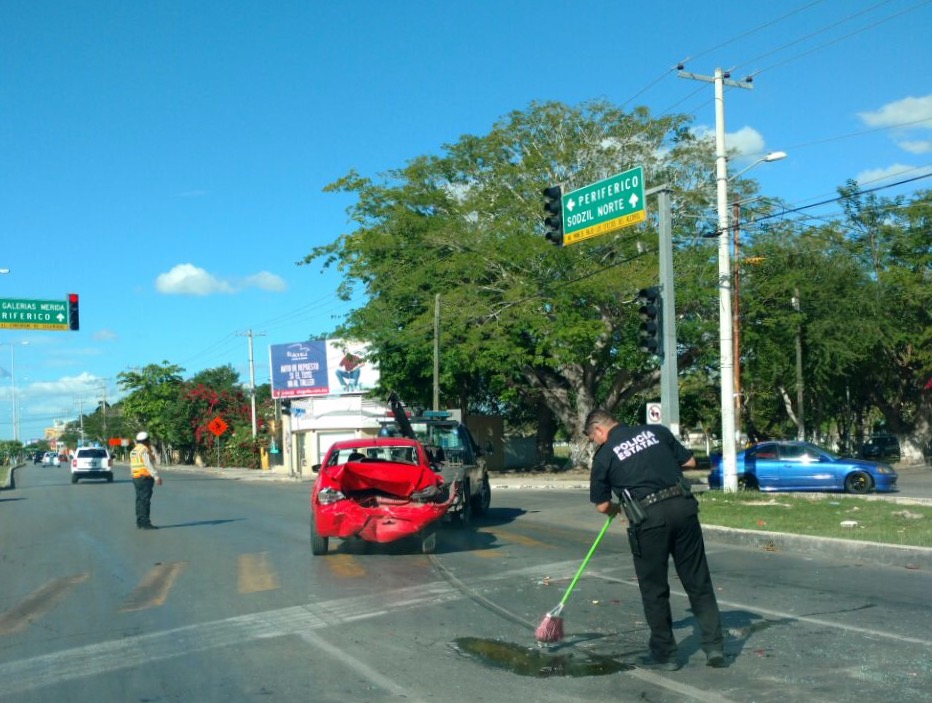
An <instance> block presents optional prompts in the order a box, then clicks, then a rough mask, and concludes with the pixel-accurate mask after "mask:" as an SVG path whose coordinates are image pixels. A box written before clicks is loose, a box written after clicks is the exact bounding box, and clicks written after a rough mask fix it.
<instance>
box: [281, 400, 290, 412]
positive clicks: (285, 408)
mask: <svg viewBox="0 0 932 703" xmlns="http://www.w3.org/2000/svg"><path fill="white" fill-rule="evenodd" d="M282 415H291V401H290V400H283V401H282Z"/></svg>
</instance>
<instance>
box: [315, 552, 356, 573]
mask: <svg viewBox="0 0 932 703" xmlns="http://www.w3.org/2000/svg"><path fill="white" fill-rule="evenodd" d="M322 561H323V563H324V564H326V565H327V568H328V569H329V570H330V571H331V572H332V573H333V574H334V575H335V576H339V577H340V578H344V579H358V578H362V577H363V576H365V575H366V574H367V571H366V568H365V567H364V566H363V565H362V564H360V563H359V560H358V559H357V558H356V557H354V556H351V555H349V554H329V555H327V556H326V557H325V558H324V559H322ZM314 563H315V564H316V563H317V562H316V561H315V562H314Z"/></svg>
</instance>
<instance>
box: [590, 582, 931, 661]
mask: <svg viewBox="0 0 932 703" xmlns="http://www.w3.org/2000/svg"><path fill="white" fill-rule="evenodd" d="M590 576H597V577H599V578H601V579H602V580H603V581H609V582H610V583H620V584H623V585H625V586H631V587H632V588H637V587H638V584H637V581H635V580H631V579H622V578H616V577H614V576H608V575H606V574H605V573H600V572H598V571H591V572H590ZM670 595H674V596H679V597H681V598H688V596H687V595H686V592H685V591H680V590H677V589H675V588H673V587H672V586H671V587H670ZM718 604H719V607H721V606H722V605H726V606H728V607H729V608H736V609H740V610H746V611H748V612H750V613H756V614H759V615H769V616H771V617H774V618H780V619H783V620H795V621H797V622H804V623H806V624H809V625H818V626H820V627H829V628H832V629H834V630H842V631H844V632H856V633H858V634H861V635H867V636H869V637H883V638H885V639H889V640H895V641H897V642H903V643H907V644H918V645H920V646H923V647H932V640H924V639H920V638H919V637H908V636H906V635H898V634H896V633H895V632H884V631H883V630H875V629H873V628H870V627H859V626H857V625H847V624H845V623H840V622H832V621H831V620H823V619H822V618H816V617H812V616H811V615H800V614H799V613H789V612H786V611H783V610H773V609H771V608H761V607H760V606H758V605H753V606H752V605H747V604H746V603H738V602H737V601H728V600H722V599H721V598H719V599H718Z"/></svg>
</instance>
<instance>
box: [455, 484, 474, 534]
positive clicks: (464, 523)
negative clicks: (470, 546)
mask: <svg viewBox="0 0 932 703" xmlns="http://www.w3.org/2000/svg"><path fill="white" fill-rule="evenodd" d="M462 488H463V493H462V499H461V500H462V501H463V502H462V503H461V504H460V510H459V514H458V517H459V526H460V527H461V528H467V527H469V525H470V524H471V523H472V500H470V498H469V481H463V486H462Z"/></svg>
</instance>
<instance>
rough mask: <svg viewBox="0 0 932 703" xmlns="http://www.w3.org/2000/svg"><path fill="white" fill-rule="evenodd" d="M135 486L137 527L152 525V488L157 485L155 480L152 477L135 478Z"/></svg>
mask: <svg viewBox="0 0 932 703" xmlns="http://www.w3.org/2000/svg"><path fill="white" fill-rule="evenodd" d="M133 485H134V486H135V487H136V527H143V526H145V525H151V524H152V523H151V522H150V521H149V505H150V503H151V502H152V487H153V486H154V485H155V479H154V478H152V477H151V476H143V477H142V478H134V479H133Z"/></svg>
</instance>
